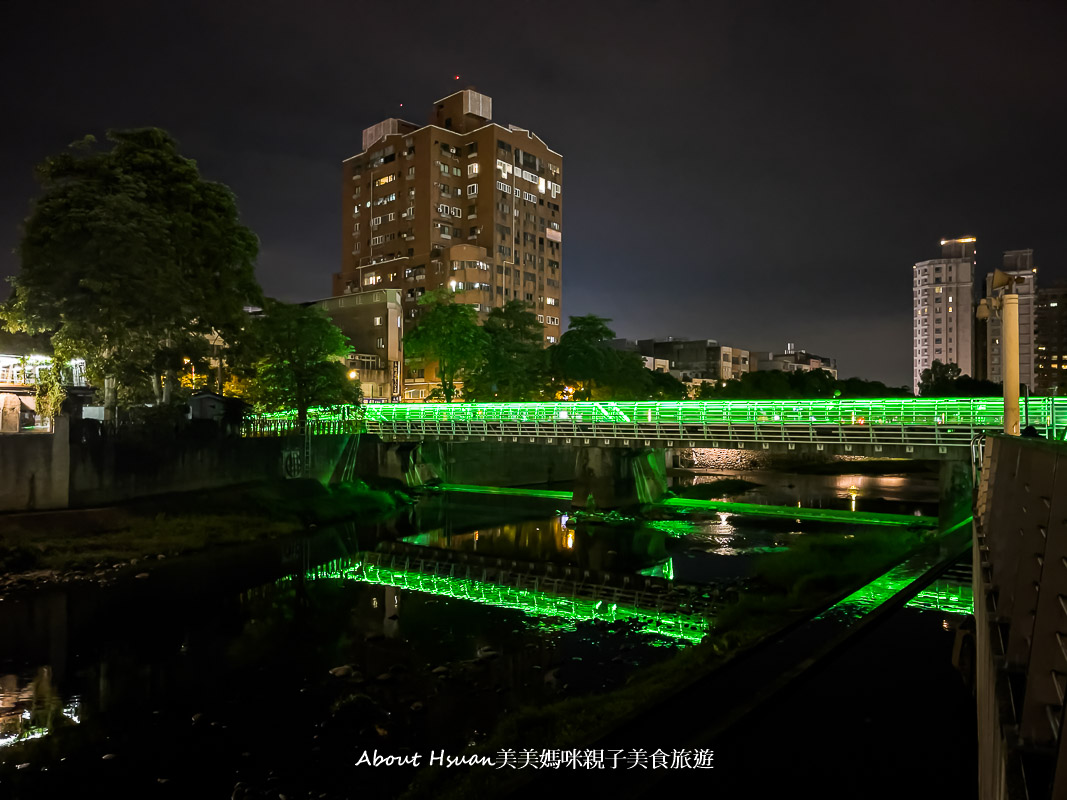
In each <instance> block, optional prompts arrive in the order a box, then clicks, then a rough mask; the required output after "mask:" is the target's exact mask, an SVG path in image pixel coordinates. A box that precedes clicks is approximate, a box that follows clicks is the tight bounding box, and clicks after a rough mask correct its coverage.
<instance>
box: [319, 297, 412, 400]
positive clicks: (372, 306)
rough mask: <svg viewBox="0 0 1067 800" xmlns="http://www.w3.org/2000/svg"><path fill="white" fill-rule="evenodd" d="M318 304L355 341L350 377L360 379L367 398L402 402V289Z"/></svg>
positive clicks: (321, 301) (349, 364) (333, 298)
mask: <svg viewBox="0 0 1067 800" xmlns="http://www.w3.org/2000/svg"><path fill="white" fill-rule="evenodd" d="M316 305H318V306H320V307H321V308H323V309H324V310H325V311H326V313H327V314H329V315H330V318H331V319H332V320H333V322H334V324H335V325H337V327H338V328H340V329H341V331H342V333H344V334H345V336H347V337H348V339H349V341H350V342H351V343H352V354H351V355H350V356H349V359H348V368H349V370H350V373H349V377H350V378H352V379H353V380H358V381H359V385H360V388H361V389H362V390H363V397H364V399H367V400H377V401H379V402H383V401H390V402H399V401H400V399H401V383H400V381H401V370H402V369H403V366H404V356H403V352H404V351H403V338H404V329H403V308H402V306H401V301H400V290H399V289H376V290H374V291H370V292H354V293H350V294H342V295H340V296H338V297H330V298H327V299H326V300H319V301H318V302H317V303H316ZM416 388H417V387H416ZM408 391H411V389H408ZM423 396H425V395H423Z"/></svg>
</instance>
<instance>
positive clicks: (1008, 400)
mask: <svg viewBox="0 0 1067 800" xmlns="http://www.w3.org/2000/svg"><path fill="white" fill-rule="evenodd" d="M1016 281H1022V278H1016V277H1013V276H1011V275H1008V274H1007V273H1005V272H1002V271H1001V270H999V269H998V270H994V271H993V292H994V296H993V297H986V298H984V299H983V300H982V301H981V302H980V303H979V304H978V309H977V311H976V312H975V316H977V317H978V319H989V318H990V317H999V318H1000V322H1001V326H1000V344H1001V347H1000V352H1001V357H1002V358H1003V364H1002V366H1003V368H1004V433H1006V434H1008V435H1010V436H1018V435H1019V433H1020V431H1019V295H1018V294H1016V292H1015V291H1014V290H1015V282H1016Z"/></svg>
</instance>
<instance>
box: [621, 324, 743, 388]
mask: <svg viewBox="0 0 1067 800" xmlns="http://www.w3.org/2000/svg"><path fill="white" fill-rule="evenodd" d="M637 349H638V352H640V353H641V355H643V356H645V357H646V358H653V359H656V360H657V361H666V362H667V364H668V371H669V372H670V373H671V374H672V375H673V376H674V377H676V378H678V379H679V380H680V381H682V382H684V383H704V382H706V381H715V380H717V381H728V380H731V379H733V378H738V377H740V376H741V375H743V374H744V373H746V372H748V371H749V366H750V365H749V360H750V355H749V351H748V350H742V349H741V348H739V347H730V346H727V345H721V344H719V343H718V342H717V341H716V340H715V339H675V338H674V337H671V336H668V337H667V338H665V339H639V340H638V341H637Z"/></svg>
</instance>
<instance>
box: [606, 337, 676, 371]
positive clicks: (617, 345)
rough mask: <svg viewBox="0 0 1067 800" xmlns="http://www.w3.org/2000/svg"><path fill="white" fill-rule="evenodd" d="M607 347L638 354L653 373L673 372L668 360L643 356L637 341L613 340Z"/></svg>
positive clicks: (646, 367)
mask: <svg viewBox="0 0 1067 800" xmlns="http://www.w3.org/2000/svg"><path fill="white" fill-rule="evenodd" d="M607 345H608V346H609V347H611V348H612V349H614V350H624V351H627V352H630V353H637V354H638V355H640V356H641V358H642V359H643V360H644V362H645V369H650V370H652V371H653V372H670V371H671V364H670V361H668V360H667V359H665V358H655V357H654V356H646V355H643V354H642V353H641V351H640V350H639V349H638V347H637V340H636V339H612V340H610V341H608V342H607Z"/></svg>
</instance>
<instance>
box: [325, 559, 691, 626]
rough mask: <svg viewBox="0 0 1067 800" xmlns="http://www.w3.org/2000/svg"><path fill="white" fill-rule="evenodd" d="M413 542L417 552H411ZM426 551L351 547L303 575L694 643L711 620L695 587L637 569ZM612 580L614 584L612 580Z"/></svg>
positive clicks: (561, 622) (560, 621)
mask: <svg viewBox="0 0 1067 800" xmlns="http://www.w3.org/2000/svg"><path fill="white" fill-rule="evenodd" d="M415 549H417V550H421V551H424V552H422V553H414V552H412V550H415ZM426 551H427V548H412V549H411V550H404V549H403V548H401V550H400V552H363V553H358V554H356V555H355V556H353V557H352V558H344V559H337V560H335V561H331V562H329V563H327V564H323V565H322V566H320V567H316V568H313V569H311V570H309V571H308V572H307V573H306V575H305V578H306V579H308V580H316V579H329V578H341V579H346V580H357V581H361V582H364V583H373V584H383V585H386V586H395V587H397V588H401V589H409V590H413V591H418V592H425V593H427V594H433V595H437V596H440V597H451V598H455V599H460V600H468V601H471V602H475V603H481V604H485V605H492V606H496V607H498V608H513V609H517V610H519V611H522V612H523V613H524V614H526V615H528V616H533V617H538V618H541V619H543V620H545V621H546V622H547V623H548V624H552V622H553V621H555V624H560V625H562V626H564V627H571V626H573V625H574V624H575V623H577V622H582V621H594V620H602V621H605V622H628V623H632V624H635V625H637V626H639V630H640V631H641V632H643V633H648V634H657V635H659V636H663V637H666V638H668V639H675V640H677V641H679V642H688V643H693V644H695V643H697V642H699V641H700V640H701V639H703V638H704V635H705V634H706V633H707V632H708V630H709V629H710V628H711V627H712V621H711V617H712V611H711V599H710V597H709V598H702V597H701V595H700V593H699V591H698V590H697V589H696V587H693V589H692V591H687V592H681V591H679V589H680V588H681V587H678V586H676V585H675V584H673V583H671V582H669V581H666V580H663V579H662V578H651V577H645V576H639V575H638V576H625V580H624V578H623V577H621V576H610V575H606V574H602V573H598V574H596V575H593V574H590V572H589V571H588V570H578V569H574V570H573V572H572V570H571V568H557V570H558V574H554V573H549V572H547V571H546V570H545V568H544V567H543V566H542V567H540V568H539V567H538V565H535V564H526V563H525V562H524V563H521V564H520V563H519V562H513V561H510V560H508V559H485V558H477V557H472V556H470V554H464V557H462V558H455V557H453V558H450V557H449V556H454V555H457V554H451V553H448V552H447V551H437V552H426ZM498 562H499V563H498ZM527 570H529V571H527ZM613 579H615V580H616V581H617V585H611V583H610V581H611V580H613ZM709 588H710V587H702V588H701V590H700V591H704V590H707V589H709Z"/></svg>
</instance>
